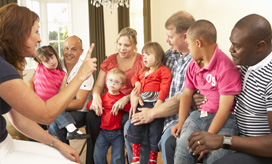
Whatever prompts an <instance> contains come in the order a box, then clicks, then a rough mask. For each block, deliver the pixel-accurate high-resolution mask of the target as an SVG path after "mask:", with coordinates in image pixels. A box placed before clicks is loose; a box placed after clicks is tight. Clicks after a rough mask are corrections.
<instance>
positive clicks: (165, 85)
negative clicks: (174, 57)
mask: <svg viewBox="0 0 272 164" xmlns="http://www.w3.org/2000/svg"><path fill="white" fill-rule="evenodd" d="M142 54H143V62H144V65H145V68H144V69H143V70H141V71H139V72H138V73H137V74H136V75H134V76H133V78H132V79H131V83H132V85H133V86H135V88H134V89H133V92H135V94H140V97H141V99H142V101H143V103H144V105H143V106H140V105H138V108H142V107H148V108H153V107H154V106H157V105H159V104H161V103H163V102H164V100H165V98H166V97H167V95H168V93H169V90H170V85H171V78H172V74H171V71H170V69H169V68H167V67H166V66H163V65H162V64H163V62H164V59H165V52H164V51H163V49H162V47H161V46H160V45H159V44H158V43H156V42H150V43H147V44H146V45H145V46H144V47H143V49H142ZM130 112H131V113H132V114H134V113H135V111H130ZM136 112H138V109H137V110H136ZM163 122H164V119H163V118H160V119H155V120H154V121H152V122H151V123H149V124H145V125H137V126H134V125H133V124H130V126H129V129H128V132H127V140H128V141H129V142H131V143H132V150H133V159H132V163H135V164H137V163H139V160H140V146H141V143H142V141H143V138H144V136H145V130H146V129H148V132H149V142H150V148H151V152H150V159H149V164H153V163H154V164H155V163H157V155H158V152H159V148H158V143H159V141H160V138H161V134H162V130H163Z"/></svg>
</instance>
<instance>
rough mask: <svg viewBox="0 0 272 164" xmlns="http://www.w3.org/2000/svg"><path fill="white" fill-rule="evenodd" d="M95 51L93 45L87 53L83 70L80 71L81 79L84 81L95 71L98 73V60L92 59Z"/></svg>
mask: <svg viewBox="0 0 272 164" xmlns="http://www.w3.org/2000/svg"><path fill="white" fill-rule="evenodd" d="M93 49H94V44H92V45H91V46H90V48H89V50H88V52H87V55H86V57H85V59H84V62H83V64H82V66H81V68H80V69H79V71H78V74H79V77H80V78H82V80H83V81H85V80H86V79H88V78H89V77H90V76H91V75H92V74H93V73H94V72H95V71H96V69H97V68H96V67H97V64H96V61H97V59H96V58H91V54H92V52H93Z"/></svg>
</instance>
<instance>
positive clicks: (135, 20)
mask: <svg viewBox="0 0 272 164" xmlns="http://www.w3.org/2000/svg"><path fill="white" fill-rule="evenodd" d="M129 12H130V27H131V28H134V29H135V30H136V31H137V40H138V44H137V47H138V52H141V50H142V48H143V46H144V19H143V0H140V1H139V0H130V9H129Z"/></svg>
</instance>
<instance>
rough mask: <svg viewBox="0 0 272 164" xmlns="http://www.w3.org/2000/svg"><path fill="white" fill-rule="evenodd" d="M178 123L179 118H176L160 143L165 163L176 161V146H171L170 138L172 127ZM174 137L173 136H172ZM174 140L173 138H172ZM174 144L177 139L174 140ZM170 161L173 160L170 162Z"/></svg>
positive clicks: (165, 131)
mask: <svg viewBox="0 0 272 164" xmlns="http://www.w3.org/2000/svg"><path fill="white" fill-rule="evenodd" d="M177 123H178V120H174V121H173V122H172V123H171V124H170V125H169V126H168V127H167V128H166V129H165V130H164V132H163V134H162V136H161V140H160V142H159V144H158V146H159V149H160V150H161V152H162V160H163V163H164V164H167V163H168V164H172V163H174V155H175V148H176V147H173V146H171V145H172V144H169V143H168V142H169V141H168V140H169V138H171V136H172V135H171V128H172V127H173V126H174V125H176V124H177ZM172 137H173V136H172ZM174 138H175V137H174ZM171 141H172V140H171ZM174 142H175V143H174V144H176V139H175V140H174ZM169 161H173V162H170V163H169Z"/></svg>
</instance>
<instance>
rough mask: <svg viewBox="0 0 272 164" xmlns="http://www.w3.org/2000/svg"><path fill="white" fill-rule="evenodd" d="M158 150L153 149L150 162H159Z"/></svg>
mask: <svg viewBox="0 0 272 164" xmlns="http://www.w3.org/2000/svg"><path fill="white" fill-rule="evenodd" d="M157 157H158V152H154V151H151V152H150V157H149V162H148V164H157Z"/></svg>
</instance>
